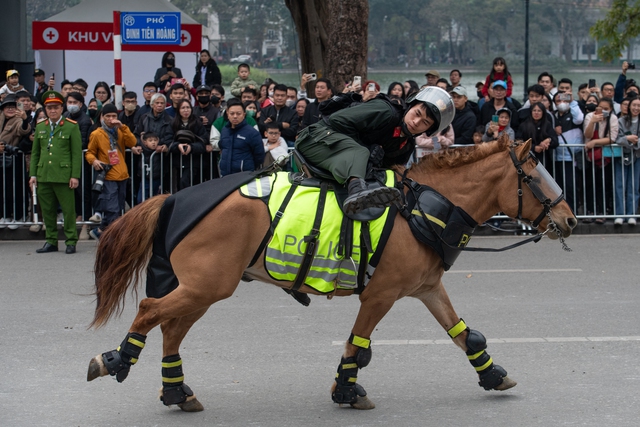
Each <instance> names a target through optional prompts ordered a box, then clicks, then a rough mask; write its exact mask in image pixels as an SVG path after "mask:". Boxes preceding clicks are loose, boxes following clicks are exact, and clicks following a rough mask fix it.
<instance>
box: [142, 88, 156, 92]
mask: <svg viewBox="0 0 640 427" xmlns="http://www.w3.org/2000/svg"><path fill="white" fill-rule="evenodd" d="M144 93H156V90H155V89H145V90H144Z"/></svg>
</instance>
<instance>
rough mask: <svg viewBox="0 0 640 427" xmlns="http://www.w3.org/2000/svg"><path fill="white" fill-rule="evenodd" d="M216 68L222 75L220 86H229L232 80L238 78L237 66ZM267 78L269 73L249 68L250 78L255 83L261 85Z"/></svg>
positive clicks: (219, 66)
mask: <svg viewBox="0 0 640 427" xmlns="http://www.w3.org/2000/svg"><path fill="white" fill-rule="evenodd" d="M218 68H220V73H221V74H222V86H231V83H232V82H233V80H234V79H235V78H236V77H238V65H237V64H236V65H218ZM267 77H269V73H267V72H266V71H265V70H260V69H259V68H253V67H251V76H250V78H251V79H252V80H254V81H255V82H256V83H258V84H262V83H263V82H264V81H265V80H266V79H267Z"/></svg>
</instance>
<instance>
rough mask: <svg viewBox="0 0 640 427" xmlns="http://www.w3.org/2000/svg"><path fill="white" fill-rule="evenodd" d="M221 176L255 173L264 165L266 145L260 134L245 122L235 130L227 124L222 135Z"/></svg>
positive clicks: (220, 144) (220, 145)
mask: <svg viewBox="0 0 640 427" xmlns="http://www.w3.org/2000/svg"><path fill="white" fill-rule="evenodd" d="M219 147H220V175H222V176H224V175H229V174H232V173H236V172H242V171H253V170H256V169H258V168H259V167H260V165H262V161H263V160H264V145H263V144H262V138H261V137H260V133H259V132H258V131H257V130H255V129H254V128H253V127H251V126H249V125H248V124H247V122H246V121H245V120H243V121H242V123H240V124H239V125H238V126H236V127H235V128H231V123H227V124H226V125H225V126H224V127H223V128H222V132H221V133H220V143H219Z"/></svg>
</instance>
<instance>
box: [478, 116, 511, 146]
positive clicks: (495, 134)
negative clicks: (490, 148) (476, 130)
mask: <svg viewBox="0 0 640 427" xmlns="http://www.w3.org/2000/svg"><path fill="white" fill-rule="evenodd" d="M495 115H496V116H498V121H497V122H495V121H493V120H491V121H490V122H489V123H487V126H486V128H485V129H483V134H482V142H489V141H495V140H496V139H498V138H499V137H500V136H502V135H503V134H507V136H508V137H509V139H510V140H512V141H513V140H514V139H515V137H516V134H515V132H514V131H513V129H511V126H510V125H509V124H510V123H511V110H509V109H508V108H501V109H499V110H498V111H496V114H495Z"/></svg>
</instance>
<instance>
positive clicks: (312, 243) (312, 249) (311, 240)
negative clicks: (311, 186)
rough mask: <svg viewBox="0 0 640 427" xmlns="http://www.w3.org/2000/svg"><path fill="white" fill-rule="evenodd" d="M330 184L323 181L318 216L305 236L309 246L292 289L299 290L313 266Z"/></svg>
mask: <svg viewBox="0 0 640 427" xmlns="http://www.w3.org/2000/svg"><path fill="white" fill-rule="evenodd" d="M328 187H329V185H328V184H327V182H326V181H322V183H321V184H320V195H319V197H318V209H317V210H316V217H315V219H314V221H313V228H312V229H311V233H309V234H308V235H307V236H304V241H305V242H306V244H307V247H306V249H305V251H304V256H303V258H302V263H301V264H300V268H299V269H298V274H297V275H296V280H295V281H294V282H293V286H292V287H291V290H293V291H297V290H298V289H300V287H301V286H302V285H303V284H304V281H305V280H306V278H307V275H308V274H309V269H310V268H311V263H312V262H313V257H314V255H315V254H316V246H317V245H318V237H319V236H320V225H321V224H322V214H323V213H324V206H325V202H326V201H327V191H328Z"/></svg>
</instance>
